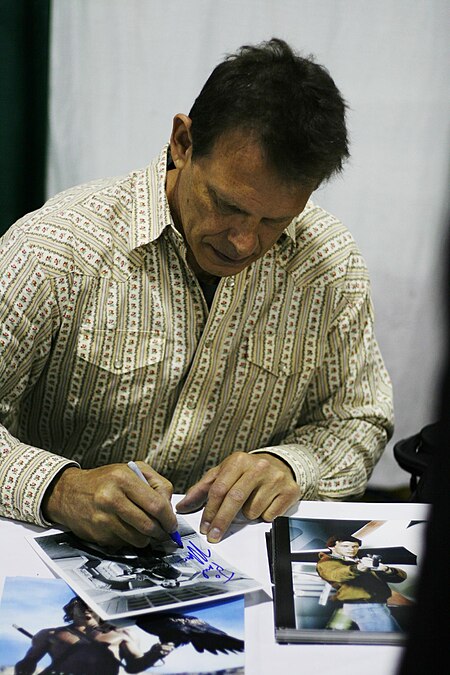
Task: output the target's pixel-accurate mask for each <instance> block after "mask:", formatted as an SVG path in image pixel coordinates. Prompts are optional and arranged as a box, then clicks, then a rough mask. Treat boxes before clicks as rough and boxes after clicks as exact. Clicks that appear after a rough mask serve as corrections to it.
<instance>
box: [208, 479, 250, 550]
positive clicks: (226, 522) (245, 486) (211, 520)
mask: <svg viewBox="0 0 450 675" xmlns="http://www.w3.org/2000/svg"><path fill="white" fill-rule="evenodd" d="M227 477H229V476H227ZM254 487H255V486H254V481H253V477H249V476H248V473H246V474H244V475H242V476H240V478H238V480H237V481H236V482H235V483H234V484H233V485H231V487H230V486H229V483H228V481H226V482H225V481H223V480H222V477H220V479H217V480H216V481H215V482H214V484H213V485H212V486H211V489H210V491H209V499H208V503H207V505H206V506H205V509H204V511H203V515H202V519H201V523H200V532H201V533H202V534H206V535H207V539H208V541H209V542H210V543H212V544H215V543H217V542H219V541H220V540H221V539H222V537H223V535H224V534H225V532H226V531H227V530H228V528H229V526H230V525H231V523H232V522H233V520H234V518H235V517H236V515H237V514H238V512H239V511H240V509H241V508H242V506H243V504H245V502H246V501H247V499H248V497H249V496H250V494H251V493H252V491H253V490H254Z"/></svg>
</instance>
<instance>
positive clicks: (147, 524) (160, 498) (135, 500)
mask: <svg viewBox="0 0 450 675" xmlns="http://www.w3.org/2000/svg"><path fill="white" fill-rule="evenodd" d="M125 495H126V497H127V498H128V503H126V504H123V505H121V506H119V507H118V508H117V512H118V513H119V515H120V517H121V518H122V519H123V520H124V521H125V522H127V523H129V524H130V525H132V526H133V527H134V528H135V529H137V530H138V531H139V532H142V534H145V535H147V536H152V537H158V538H161V536H162V532H165V533H167V532H173V531H174V530H176V529H177V519H176V516H175V513H174V512H173V509H172V504H171V503H170V500H169V499H168V498H167V497H166V496H165V494H160V493H159V492H158V491H157V490H155V489H154V488H152V487H150V485H148V484H146V483H144V482H143V481H141V480H140V479H139V478H138V477H137V476H131V478H130V484H129V485H127V486H125ZM132 505H133V506H134V507H139V508H132Z"/></svg>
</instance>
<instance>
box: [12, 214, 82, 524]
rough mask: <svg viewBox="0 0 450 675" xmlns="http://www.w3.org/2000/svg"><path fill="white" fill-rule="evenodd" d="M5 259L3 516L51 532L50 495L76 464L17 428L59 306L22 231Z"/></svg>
mask: <svg viewBox="0 0 450 675" xmlns="http://www.w3.org/2000/svg"><path fill="white" fill-rule="evenodd" d="M0 256H1V260H2V270H1V276H0V515H1V516H4V517H7V518H14V519H17V520H23V521H27V522H31V523H35V524H37V525H44V526H45V525H48V523H46V522H45V520H44V519H43V517H42V514H41V502H42V498H43V496H44V493H45V491H46V489H47V487H48V486H49V484H50V483H51V481H52V480H53V478H54V477H55V476H56V475H57V474H58V472H59V471H61V469H62V468H64V467H65V466H67V465H73V464H74V462H72V461H70V460H68V459H66V458H64V457H60V456H58V455H56V454H53V453H51V452H46V451H45V450H44V449H42V448H36V447H33V446H31V445H28V444H27V443H25V442H23V441H22V440H21V439H20V438H18V437H16V435H15V433H16V430H15V429H14V425H15V424H16V423H17V422H16V420H17V410H18V408H19V405H20V404H22V403H23V401H24V400H25V399H26V395H27V392H28V391H29V389H30V388H31V387H33V386H34V384H35V383H36V382H37V381H38V380H39V377H40V375H41V373H42V371H43V368H44V367H45V363H46V360H47V357H48V354H49V351H50V349H51V342H52V335H53V331H54V330H56V329H57V326H58V315H57V309H56V302H55V297H54V293H53V291H52V284H51V281H50V280H49V279H48V278H47V277H46V275H45V274H44V272H43V271H42V269H41V267H40V265H39V261H38V259H37V257H36V255H35V253H34V251H33V250H32V249H31V248H30V246H29V245H28V244H27V243H26V242H25V238H24V237H23V236H22V233H21V231H20V228H17V227H14V228H13V229H12V230H10V232H8V233H7V234H6V235H5V236H4V237H3V239H2V240H1V241H0ZM17 435H20V432H19V433H18V434H17Z"/></svg>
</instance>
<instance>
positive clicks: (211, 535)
mask: <svg viewBox="0 0 450 675" xmlns="http://www.w3.org/2000/svg"><path fill="white" fill-rule="evenodd" d="M221 536H222V532H221V531H220V530H219V529H218V528H217V527H213V529H212V530H210V531H209V532H208V541H210V542H211V543H212V544H215V543H216V542H218V541H220V538H221Z"/></svg>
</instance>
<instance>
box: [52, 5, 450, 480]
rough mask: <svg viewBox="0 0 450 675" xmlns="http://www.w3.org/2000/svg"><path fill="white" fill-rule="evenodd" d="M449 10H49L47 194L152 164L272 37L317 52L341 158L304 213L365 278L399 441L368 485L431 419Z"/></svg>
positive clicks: (394, 470) (385, 476)
mask: <svg viewBox="0 0 450 675" xmlns="http://www.w3.org/2000/svg"><path fill="white" fill-rule="evenodd" d="M449 26H450V3H448V0H377V1H376V2H373V0H190V2H187V1H186V0H55V1H54V2H53V8H52V36H51V38H52V56H51V75H50V81H51V100H50V146H49V170H48V194H49V195H52V194H54V193H56V192H58V191H60V190H62V189H64V188H66V187H69V186H71V185H74V184H77V183H81V182H85V181H87V180H90V179H93V178H97V177H101V176H109V175H118V174H123V173H126V172H128V171H129V170H132V169H136V168H139V167H141V166H144V165H146V164H148V163H149V162H150V161H151V159H152V158H153V157H154V156H155V155H156V154H157V153H158V152H159V150H160V148H161V146H162V145H163V144H164V143H165V142H166V141H167V140H168V137H169V134H170V129H171V120H172V117H173V115H174V114H175V113H177V112H185V113H188V112H189V109H190V107H191V104H192V102H193V100H194V98H195V96H196V95H197V94H198V92H199V90H200V88H201V86H202V85H203V83H204V81H205V79H206V78H207V76H208V75H209V73H210V71H211V70H212V68H213V67H214V66H215V65H216V64H217V63H218V62H219V61H220V60H222V58H223V56H224V55H225V54H226V53H229V52H231V51H234V50H235V49H236V48H238V47H239V46H241V45H242V44H246V43H255V42H259V41H261V40H266V39H269V38H271V37H272V36H277V37H281V38H283V39H285V40H287V41H288V42H289V43H290V44H291V45H293V46H294V47H295V48H296V49H298V50H300V51H301V52H302V53H304V54H310V53H311V54H314V55H315V57H316V59H317V61H318V62H319V63H322V64H323V65H325V66H326V67H327V68H328V69H329V70H330V72H331V75H332V76H333V78H334V80H335V82H336V84H337V85H338V87H339V88H340V90H341V92H342V93H343V95H344V97H345V98H346V100H347V102H348V103H349V106H350V111H349V129H350V136H351V152H352V158H351V161H350V163H349V164H348V165H347V167H346V170H345V172H344V174H343V176H342V177H341V178H338V179H337V180H335V181H334V182H332V183H330V184H329V185H327V186H325V187H323V188H321V189H320V190H319V191H318V192H317V193H316V194H315V201H316V202H318V203H319V204H321V206H323V207H325V208H327V209H328V210H330V211H331V212H332V213H334V214H335V215H337V216H338V217H339V218H340V219H341V220H343V222H344V223H345V224H346V225H347V227H348V228H349V229H350V230H351V232H352V233H353V235H354V236H355V238H356V240H357V242H358V244H359V246H360V248H361V250H362V253H363V255H364V256H365V258H366V261H367V264H368V266H369V270H370V273H371V278H372V287H373V298H374V303H375V311H376V322H377V324H376V325H377V336H378V340H379V342H380V345H381V349H382V352H383V355H384V358H385V361H386V364H387V366H388V369H389V372H390V374H391V377H392V380H393V383H394V392H395V408H396V431H395V435H394V439H393V441H392V442H391V443H390V445H389V447H388V450H387V451H386V453H385V454H384V456H383V458H382V460H381V462H380V463H379V465H378V466H377V468H376V470H375V473H374V475H373V476H372V479H371V484H372V485H373V486H384V487H394V486H401V485H404V484H406V483H407V481H408V476H407V474H406V473H405V472H403V471H402V470H401V469H400V468H399V467H398V466H397V464H396V462H395V460H394V459H393V456H392V445H393V442H395V441H396V440H398V439H400V438H403V437H404V436H407V435H411V434H412V433H415V432H416V431H417V430H418V429H419V428H420V427H421V426H423V425H424V424H426V423H428V422H430V421H433V419H434V417H433V415H434V413H433V405H434V400H435V390H436V382H437V378H438V372H439V364H440V341H441V340H440V337H441V335H440V330H441V327H440V323H441V299H440V297H439V292H438V289H439V285H440V270H441V269H442V266H443V262H444V261H443V260H442V258H441V250H442V242H443V238H444V229H446V228H444V225H445V218H446V216H447V207H448V197H447V186H448V178H449V172H448V169H449V166H448V149H449V147H450V143H449V140H450V138H449V136H450V133H449V125H448V120H449V111H450V87H449V81H448V67H449V63H450V40H449V38H448V34H449Z"/></svg>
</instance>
